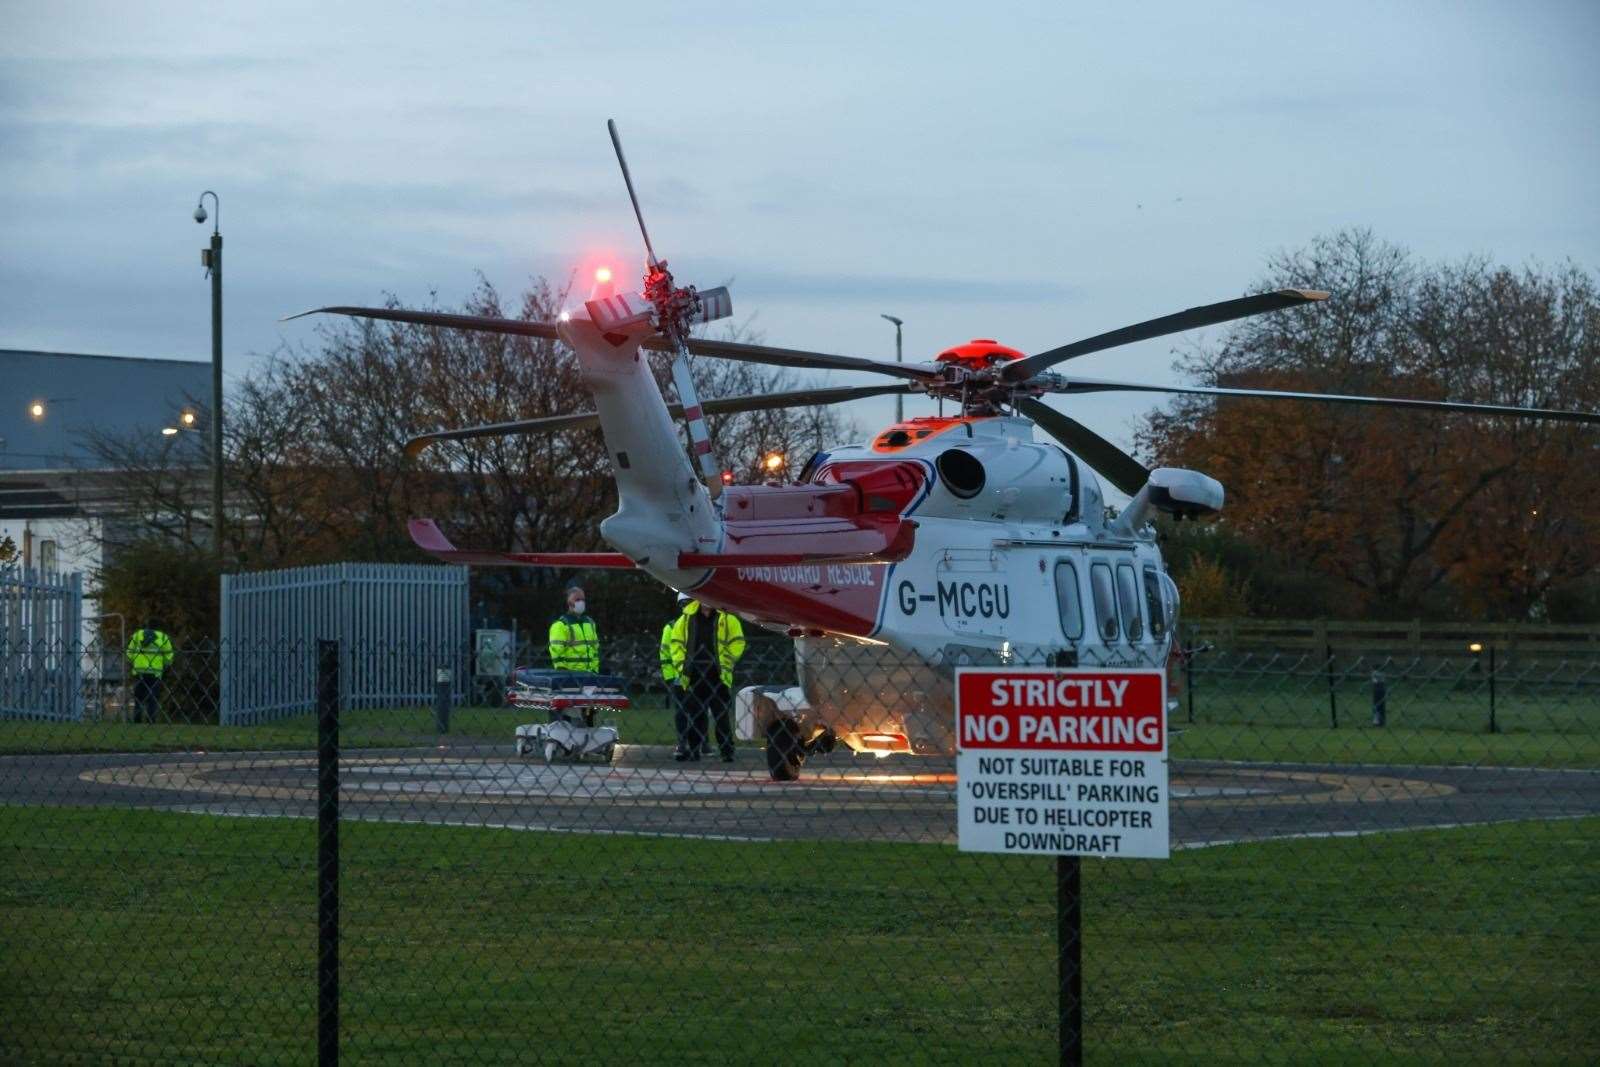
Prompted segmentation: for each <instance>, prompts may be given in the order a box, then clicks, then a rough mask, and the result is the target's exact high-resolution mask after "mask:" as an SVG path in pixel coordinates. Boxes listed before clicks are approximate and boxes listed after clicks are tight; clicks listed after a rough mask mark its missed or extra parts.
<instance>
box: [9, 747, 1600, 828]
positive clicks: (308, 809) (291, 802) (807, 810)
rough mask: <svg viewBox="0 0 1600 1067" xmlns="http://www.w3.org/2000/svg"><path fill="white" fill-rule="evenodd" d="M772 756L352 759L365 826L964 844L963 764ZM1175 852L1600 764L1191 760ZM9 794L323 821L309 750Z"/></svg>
mask: <svg viewBox="0 0 1600 1067" xmlns="http://www.w3.org/2000/svg"><path fill="white" fill-rule="evenodd" d="M761 759H762V755H761V753H760V752H759V751H756V750H743V751H741V753H740V757H739V762H737V763H734V764H723V763H720V762H709V763H700V764H688V765H680V764H674V763H672V762H671V761H670V760H669V759H667V758H666V752H665V750H663V749H658V748H649V747H644V746H625V747H624V748H622V749H621V750H619V754H618V759H617V762H616V764H615V765H612V766H602V765H597V764H585V765H565V766H564V765H555V766H547V765H545V764H544V763H543V762H542V761H540V760H538V759H537V758H533V759H522V758H519V757H516V756H513V755H510V754H509V752H508V751H507V747H506V746H504V745H489V744H482V745H471V744H468V745H464V746H455V747H450V748H437V749H434V748H428V749H392V750H363V751H352V752H347V753H346V754H345V756H344V758H343V759H342V761H341V774H342V787H341V805H342V810H343V812H344V813H345V814H346V815H347V816H348V817H351V818H356V819H380V820H393V821H403V822H418V823H435V824H441V825H488V826H509V827H518V828H525V829H544V830H567V831H577V832H610V833H656V834H672V835H685V836H695V837H726V838H740V839H767V838H809V839H832V838H843V839H870V840H885V841H919V842H948V841H953V840H954V838H955V775H954V771H953V764H952V762H951V761H949V760H904V759H901V758H891V759H886V760H877V759H871V758H861V757H852V756H849V755H847V754H843V753H834V754H833V755H831V756H828V757H820V758H816V759H813V760H812V761H811V762H809V763H808V764H807V765H806V769H805V774H804V777H803V778H802V779H801V780H800V781H799V782H773V781H771V780H770V779H769V778H768V776H767V773H766V770H765V766H764V765H763V764H762V763H761V762H760V761H761ZM1171 779H1172V780H1171V799H1172V834H1173V843H1174V844H1175V845H1189V846H1195V845H1203V844H1211V843H1219V842H1227V841H1237V840H1255V839H1265V838H1273V837H1286V836H1296V835H1320V834H1351V833H1367V832H1375V831H1384V830H1400V829H1409V828H1422V827H1428V826H1449V825H1457V824H1467V823H1482V822H1497V821H1504V820H1511V819H1541V818H1562V817H1571V816H1575V815H1596V814H1600V771H1554V770H1523V769H1503V768H1466V767H1414V766H1408V767H1383V766H1360V767H1351V766H1331V765H1312V764H1263V763H1219V762H1208V761H1175V762H1174V763H1173V765H1172V772H1171ZM0 803H7V804H61V805H89V804H93V805H111V806H118V807H142V808H157V809H168V810H180V811H191V812H209V813H215V814H229V815H289V816H300V817H309V816H311V815H313V814H315V811H316V759H315V756H314V754H313V753H307V752H268V753H213V754H206V753H156V754H138V753H131V754H115V755H54V756H8V757H3V758H0Z"/></svg>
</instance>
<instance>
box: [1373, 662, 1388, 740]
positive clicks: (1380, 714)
mask: <svg viewBox="0 0 1600 1067" xmlns="http://www.w3.org/2000/svg"><path fill="white" fill-rule="evenodd" d="M1388 721H1389V686H1388V684H1387V683H1385V682H1384V680H1383V672H1382V671H1376V670H1375V671H1373V672H1372V725H1374V726H1383V725H1384V724H1385V723H1387V722H1388Z"/></svg>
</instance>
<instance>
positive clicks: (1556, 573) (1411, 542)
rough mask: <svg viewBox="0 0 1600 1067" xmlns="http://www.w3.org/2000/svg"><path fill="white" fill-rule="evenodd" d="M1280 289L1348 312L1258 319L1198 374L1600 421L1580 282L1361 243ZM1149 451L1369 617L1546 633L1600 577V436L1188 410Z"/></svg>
mask: <svg viewBox="0 0 1600 1067" xmlns="http://www.w3.org/2000/svg"><path fill="white" fill-rule="evenodd" d="M1260 284H1261V287H1262V288H1276V287H1278V286H1282V285H1317V286H1320V287H1324V288H1327V289H1329V290H1331V291H1332V293H1333V299H1332V300H1330V301H1329V302H1328V303H1327V304H1326V305H1322V306H1318V307H1316V308H1311V309H1304V310H1298V311H1291V312H1285V313H1280V314H1278V315H1270V316H1260V317H1258V318H1253V319H1247V320H1243V321H1241V322H1240V323H1238V324H1237V325H1235V326H1234V327H1232V328H1231V329H1230V330H1229V331H1228V332H1227V334H1226V335H1225V336H1224V337H1223V339H1222V341H1221V342H1220V343H1219V344H1216V345H1214V346H1207V347H1202V348H1199V349H1196V350H1193V351H1191V352H1189V353H1188V355H1187V357H1186V358H1185V359H1183V360H1182V361H1180V364H1179V366H1180V368H1181V369H1183V370H1185V371H1187V372H1189V373H1190V374H1192V375H1193V376H1194V377H1196V378H1197V379H1199V380H1200V381H1201V382H1203V383H1206V384H1220V385H1240V386H1254V387H1262V388H1278V389H1307V390H1317V391H1327V392H1336V393H1372V394H1375V395H1385V394H1387V395H1396V396H1417V397H1423V398H1434V399H1450V400H1459V401H1467V402H1480V403H1491V404H1518V405H1529V406H1538V407H1557V408H1573V407H1576V408H1587V409H1589V410H1594V409H1595V408H1596V407H1597V406H1600V403H1597V402H1600V300H1597V298H1596V290H1595V285H1594V282H1593V280H1592V279H1591V278H1590V277H1589V276H1588V275H1587V274H1585V273H1584V272H1582V271H1580V270H1578V269H1577V268H1576V267H1572V266H1568V267H1565V268H1563V269H1561V270H1558V271H1556V272H1553V273H1546V272H1542V271H1539V270H1536V269H1533V268H1529V269H1527V270H1524V271H1521V272H1517V271H1512V270H1509V269H1505V268H1495V267H1492V266H1490V265H1489V264H1488V263H1486V262H1484V261H1482V260H1468V261H1466V262H1464V263H1461V264H1457V265H1448V266H1432V265H1427V264H1422V263H1419V262H1417V261H1416V260H1415V259H1413V258H1412V257H1411V256H1410V255H1409V254H1408V253H1406V252H1405V251H1404V250H1402V249H1399V248H1397V247H1395V246H1392V245H1388V244H1385V243H1383V242H1381V241H1378V240H1377V239H1376V238H1374V237H1373V235H1372V234H1371V233H1369V232H1367V231H1360V230H1357V231H1346V232H1342V233H1338V234H1335V235H1333V236H1331V237H1326V238H1322V239H1319V240H1318V241H1316V242H1314V243H1313V244H1312V245H1311V246H1310V247H1309V248H1306V249H1303V250H1301V251H1297V252H1291V253H1285V254H1282V255H1279V256H1277V257H1274V258H1273V259H1272V260H1271V262H1270V264H1269V268H1268V272H1267V275H1266V277H1265V278H1263V279H1262V281H1261V283H1260ZM1140 440H1141V445H1142V447H1143V448H1144V449H1145V450H1146V451H1147V452H1148V453H1149V454H1151V455H1152V456H1153V457H1154V458H1155V459H1156V460H1158V461H1159V462H1164V463H1175V464H1181V465H1186V466H1194V467H1198V468H1199V469H1202V470H1206V471H1208V472H1209V473H1211V474H1213V475H1215V476H1216V477H1218V478H1220V479H1221V480H1222V481H1223V482H1224V484H1226V485H1227V486H1228V490H1229V498H1230V499H1229V508H1228V512H1227V514H1226V515H1225V517H1224V519H1223V521H1224V522H1225V523H1227V524H1228V525H1229V526H1230V527H1231V528H1233V529H1234V530H1235V531H1236V532H1238V533H1240V534H1241V535H1243V536H1245V537H1246V538H1249V539H1251V540H1254V541H1256V542H1257V543H1259V544H1260V545H1262V546H1263V548H1264V549H1266V548H1273V549H1276V550H1278V551H1279V552H1281V553H1283V554H1285V555H1288V556H1291V557H1293V558H1296V559H1300V560H1303V561H1305V562H1306V563H1307V564H1308V565H1310V566H1311V567H1313V568H1314V569H1317V570H1320V571H1322V572H1324V573H1327V574H1330V575H1333V576H1335V577H1337V578H1339V579H1340V580H1342V581H1343V582H1345V583H1348V585H1349V586H1350V587H1352V588H1353V589H1354V590H1356V591H1357V592H1358V594H1359V601H1360V603H1361V605H1362V610H1363V611H1366V612H1371V613H1378V614H1412V613H1416V612H1419V611H1423V610H1426V608H1427V605H1428V604H1430V603H1432V604H1436V605H1440V606H1442V607H1448V609H1449V610H1470V611H1474V612H1479V613H1483V614H1488V615H1492V616H1496V617H1505V618H1526V617H1528V616H1529V615H1533V614H1537V613H1538V611H1539V606H1538V605H1539V602H1540V601H1541V599H1542V598H1543V596H1544V595H1545V593H1546V592H1547V591H1548V590H1549V589H1551V588H1552V587H1553V586H1555V585H1557V584H1560V583H1563V582H1570V581H1575V580H1578V579H1581V578H1582V577H1583V576H1585V575H1586V574H1590V573H1593V571H1594V569H1595V567H1596V566H1597V565H1600V539H1597V538H1595V537H1594V536H1593V534H1592V532H1589V533H1586V531H1592V530H1594V529H1595V528H1597V527H1596V525H1595V524H1596V522H1597V521H1600V512H1597V511H1596V507H1597V505H1596V504H1595V503H1594V502H1595V501H1597V500H1600V464H1596V463H1595V462H1594V461H1595V459H1596V458H1597V455H1596V451H1595V450H1596V447H1597V435H1596V434H1595V432H1594V431H1593V429H1592V428H1589V427H1582V426H1565V425H1562V426H1556V425H1552V424H1549V423H1541V422H1533V421H1527V420H1519V419H1504V418H1493V419H1485V418H1482V417H1476V416H1465V415H1433V414H1425V413H1418V412H1408V411H1391V410H1383V409H1372V408H1344V407H1334V406H1331V405H1330V406H1318V405H1288V404H1283V403H1278V402H1267V401H1231V400H1230V401H1221V402H1216V401H1210V400H1204V399H1195V398H1184V399H1180V400H1178V401H1176V402H1174V403H1173V404H1171V405H1169V407H1168V408H1167V409H1166V410H1165V411H1163V412H1159V413H1157V414H1156V415H1154V416H1152V418H1151V419H1150V421H1149V422H1148V424H1147V425H1146V427H1145V429H1144V430H1143V432H1142V433H1141V437H1140Z"/></svg>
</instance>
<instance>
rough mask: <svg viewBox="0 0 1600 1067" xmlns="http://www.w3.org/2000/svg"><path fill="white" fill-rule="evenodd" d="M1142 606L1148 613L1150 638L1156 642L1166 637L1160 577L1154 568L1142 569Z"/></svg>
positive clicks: (1165, 620)
mask: <svg viewBox="0 0 1600 1067" xmlns="http://www.w3.org/2000/svg"><path fill="white" fill-rule="evenodd" d="M1144 606H1145V610H1146V611H1148V612H1149V613H1150V636H1151V637H1153V638H1155V639H1156V640H1157V641H1161V640H1164V639H1165V638H1166V636H1167V613H1166V611H1165V610H1164V609H1163V608H1162V606H1161V577H1160V575H1158V574H1157V573H1156V569H1155V568H1154V567H1146V568H1145V569H1144Z"/></svg>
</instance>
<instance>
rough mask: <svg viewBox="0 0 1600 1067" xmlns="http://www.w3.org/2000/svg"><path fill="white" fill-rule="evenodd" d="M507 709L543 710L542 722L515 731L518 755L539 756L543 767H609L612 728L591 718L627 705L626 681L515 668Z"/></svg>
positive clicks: (614, 742) (613, 749)
mask: <svg viewBox="0 0 1600 1067" xmlns="http://www.w3.org/2000/svg"><path fill="white" fill-rule="evenodd" d="M506 703H508V704H510V705H511V706H512V707H517V708H528V709H530V710H535V711H543V712H544V713H545V715H546V717H547V720H548V721H546V722H534V723H524V724H523V725H521V726H518V727H517V730H516V744H517V755H519V756H526V755H529V754H530V753H533V752H539V753H540V754H541V755H543V756H544V758H545V762H547V763H550V762H555V761H557V760H573V761H579V760H588V759H593V760H597V761H598V762H601V763H610V762H611V759H612V757H613V756H614V755H615V754H616V749H617V739H618V736H619V735H618V733H617V728H616V726H615V725H613V724H610V723H606V724H604V725H596V723H595V716H596V715H597V714H598V713H600V712H602V711H606V710H613V711H617V710H622V709H625V708H628V707H629V706H630V704H629V701H628V695H627V692H626V681H625V680H624V679H623V678H622V677H621V676H620V675H615V674H597V673H594V672H591V671H556V670H542V669H539V668H534V667H519V668H517V669H516V671H515V672H513V674H512V685H511V687H510V688H509V689H507V690H506Z"/></svg>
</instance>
